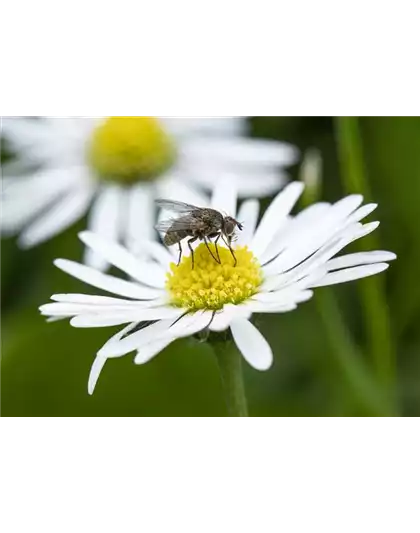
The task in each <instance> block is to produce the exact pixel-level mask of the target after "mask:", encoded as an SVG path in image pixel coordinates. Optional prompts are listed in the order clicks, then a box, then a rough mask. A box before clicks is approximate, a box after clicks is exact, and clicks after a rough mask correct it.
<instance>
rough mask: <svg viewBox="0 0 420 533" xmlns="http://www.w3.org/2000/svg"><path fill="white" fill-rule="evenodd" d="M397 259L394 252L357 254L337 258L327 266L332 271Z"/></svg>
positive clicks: (378, 251)
mask: <svg viewBox="0 0 420 533" xmlns="http://www.w3.org/2000/svg"><path fill="white" fill-rule="evenodd" d="M396 258H397V256H396V255H395V254H393V253H392V252H385V251H380V250H377V251H373V252H360V253H356V254H348V255H343V256H342V257H336V258H335V259H331V261H328V263H327V265H326V266H327V268H328V270H329V271H331V270H338V269H340V268H348V267H353V266H358V265H366V264H373V263H382V262H385V261H393V260H394V259H396Z"/></svg>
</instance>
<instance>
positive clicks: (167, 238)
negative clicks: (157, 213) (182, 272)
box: [156, 200, 242, 268]
mask: <svg viewBox="0 0 420 533" xmlns="http://www.w3.org/2000/svg"><path fill="white" fill-rule="evenodd" d="M156 203H157V205H158V207H160V208H162V209H166V210H168V211H173V212H174V213H178V214H180V215H181V216H180V217H179V218H172V219H170V220H164V221H163V222H160V223H159V224H158V225H157V226H156V229H157V230H158V231H161V232H163V233H164V234H165V235H164V238H163V242H164V243H165V244H166V246H173V245H174V244H178V247H179V259H178V265H179V264H180V262H181V257H182V247H181V241H182V240H184V239H186V238H187V237H190V238H189V240H188V247H189V249H190V251H191V261H192V268H194V250H193V248H192V244H193V243H194V242H195V241H197V240H200V241H203V242H204V243H205V245H206V246H207V249H208V251H209V253H210V255H211V256H212V257H213V259H214V260H215V261H216V262H217V263H219V264H220V255H219V249H218V247H217V243H218V242H219V240H220V239H222V240H223V241H224V243H225V244H226V246H227V247H228V248H229V250H230V253H231V254H232V257H233V259H234V261H235V266H236V264H237V260H236V257H235V253H234V251H233V249H232V240H233V237H234V235H235V230H236V228H237V227H238V228H239V229H240V230H242V225H241V224H240V223H239V222H238V221H237V220H235V219H234V218H232V217H229V216H226V217H225V216H223V215H222V213H220V212H219V211H216V210H215V209H210V208H208V207H196V206H195V205H190V204H185V203H183V202H175V201H172V200H157V201H156ZM212 239H214V245H215V250H216V256H215V255H214V254H213V252H212V250H211V248H210V246H209V243H211V242H213V241H212Z"/></svg>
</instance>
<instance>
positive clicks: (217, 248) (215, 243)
mask: <svg viewBox="0 0 420 533" xmlns="http://www.w3.org/2000/svg"><path fill="white" fill-rule="evenodd" d="M221 236H222V234H221V233H219V235H218V236H217V239H216V240H215V241H214V247H215V248H216V254H217V259H218V260H219V264H220V265H221V264H222V261H221V260H220V254H219V247H218V246H217V243H218V242H219V239H220V237H221Z"/></svg>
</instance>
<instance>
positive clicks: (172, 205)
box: [156, 200, 202, 214]
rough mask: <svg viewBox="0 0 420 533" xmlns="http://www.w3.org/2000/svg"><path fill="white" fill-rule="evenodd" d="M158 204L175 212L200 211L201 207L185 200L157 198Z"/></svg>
mask: <svg viewBox="0 0 420 533" xmlns="http://www.w3.org/2000/svg"><path fill="white" fill-rule="evenodd" d="M156 205H157V206H158V207H160V208H161V209H166V210H168V211H173V212H174V213H181V214H182V213H184V214H186V213H191V211H200V209H202V208H201V207H197V206H195V205H191V204H185V203H184V202H175V200H156Z"/></svg>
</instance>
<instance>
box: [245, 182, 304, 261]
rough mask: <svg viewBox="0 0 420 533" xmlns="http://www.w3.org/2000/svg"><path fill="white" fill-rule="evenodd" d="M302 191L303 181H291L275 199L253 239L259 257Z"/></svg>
mask: <svg viewBox="0 0 420 533" xmlns="http://www.w3.org/2000/svg"><path fill="white" fill-rule="evenodd" d="M302 191H303V184H302V183H299V182H295V183H291V184H290V185H288V186H287V187H286V188H285V189H284V190H283V191H282V192H281V193H280V194H278V195H277V197H276V198H275V199H274V200H273V202H272V203H271V205H270V207H269V208H268V209H267V211H266V212H265V214H264V216H263V218H262V220H261V222H260V224H259V226H258V228H257V231H256V232H255V235H254V238H253V239H252V243H251V248H252V250H253V252H254V254H255V255H256V256H257V257H258V256H260V255H262V254H263V253H264V251H265V249H266V248H267V246H268V245H269V244H270V242H271V240H272V238H273V237H274V235H275V233H276V232H277V231H278V230H279V229H280V227H281V226H282V225H283V224H284V223H285V221H286V220H287V216H288V215H289V213H290V211H291V210H292V209H293V206H294V205H295V203H296V202H297V201H298V199H299V197H300V195H301V194H302Z"/></svg>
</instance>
